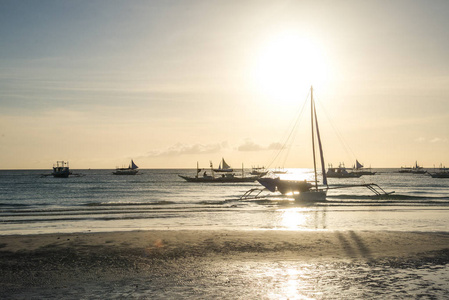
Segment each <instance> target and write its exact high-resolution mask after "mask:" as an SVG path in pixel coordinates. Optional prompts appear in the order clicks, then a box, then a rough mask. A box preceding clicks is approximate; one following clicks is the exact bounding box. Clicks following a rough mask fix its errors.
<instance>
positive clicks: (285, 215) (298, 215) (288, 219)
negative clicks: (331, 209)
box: [278, 207, 327, 230]
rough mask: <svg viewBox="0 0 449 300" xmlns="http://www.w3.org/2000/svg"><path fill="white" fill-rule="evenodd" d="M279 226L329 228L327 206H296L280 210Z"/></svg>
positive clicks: (306, 228) (281, 227) (299, 228)
mask: <svg viewBox="0 0 449 300" xmlns="http://www.w3.org/2000/svg"><path fill="white" fill-rule="evenodd" d="M279 212H280V215H279V221H278V224H279V228H278V229H286V230H317V229H318V230H319V229H327V224H326V212H327V208H326V207H295V208H288V209H280V210H279Z"/></svg>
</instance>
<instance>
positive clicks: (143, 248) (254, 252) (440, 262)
mask: <svg viewBox="0 0 449 300" xmlns="http://www.w3.org/2000/svg"><path fill="white" fill-rule="evenodd" d="M0 258H1V259H0V293H1V294H2V295H3V296H4V297H6V298H10V299H30V298H31V299H34V298H45V299H61V298H64V299H79V298H80V297H81V298H89V299H105V298H115V299H117V298H119V299H121V298H139V299H146V298H172V299H173V298H174V299H178V298H179V299H181V298H182V299H184V298H186V297H189V296H191V297H195V298H198V297H199V298H214V297H217V294H216V293H217V292H220V296H219V297H220V298H227V299H236V298H239V297H240V298H241V297H244V298H265V299H266V298H267V295H272V294H273V290H274V291H276V293H277V295H279V297H281V298H282V297H284V296H285V295H288V293H289V289H288V288H287V289H286V290H285V289H284V288H283V286H284V284H285V283H289V282H290V283H292V279H294V280H295V281H294V282H297V284H298V285H297V288H298V289H300V287H301V286H305V289H306V290H304V291H301V290H298V291H299V293H300V294H303V295H308V296H310V297H316V296H317V295H318V298H323V297H324V298H333V297H335V295H339V297H338V298H351V297H352V298H354V297H360V292H359V289H360V288H363V289H365V290H366V291H365V292H366V293H367V294H366V295H367V297H368V298H369V297H370V296H373V295H379V293H385V292H386V291H388V289H384V288H382V286H384V285H385V284H393V285H394V284H396V283H395V282H397V280H399V282H408V281H410V279H409V278H413V280H416V281H414V282H415V285H416V286H417V289H422V284H421V279H420V278H421V277H420V276H421V275H416V272H417V271H418V270H419V272H423V270H424V272H435V270H436V271H438V270H440V269H441V270H442V272H443V273H439V274H442V275H441V276H443V277H442V278H443V279H442V280H439V281H437V282H436V283H435V282H434V283H432V282H429V285H428V286H429V287H440V285H442V286H443V291H445V289H446V288H445V284H446V282H447V280H446V279H445V278H446V277H447V271H445V270H447V268H448V267H447V266H448V264H449V233H434V232H431V233H423V232H387V231H332V232H329V231H326V232H324V231H299V232H298V231H216V230H177V231H174V230H148V231H132V232H104V233H70V234H39V235H10V236H6V235H4V236H0ZM426 270H429V271H426ZM404 272H406V273H407V274H408V275H407V274H405V275H404ZM445 272H446V273H445ZM301 274H304V276H305V277H303V275H301ZM379 274H380V275H379ZM429 274H430V273H429ZM292 276H293V277H292ZM390 276H391V278H397V279H395V280H394V281H392V282H393V283H388V282H390V281H389V279H388V278H390ZM398 276H399V277H398ZM401 276H405V277H401ZM441 276H440V277H441ZM275 278H279V280H278V279H275ZM367 278H371V279H369V280H368V281H367ZM323 280H324V282H323ZM320 282H323V285H322V284H320ZM300 283H301V284H300ZM354 284H355V286H354V289H350V288H349V289H348V287H349V286H352V285H354ZM378 288H379V289H378ZM424 288H425V292H426V293H427V292H428V291H427V286H425V287H424ZM435 291H438V290H432V291H431V292H432V293H436V292H435ZM335 293H337V294H335ZM388 293H391V292H387V296H388V295H395V294H394V293H393V294H388ZM405 293H406V294H404V293H403V292H399V294H398V295H399V296H404V295H409V296H412V295H414V293H415V292H413V291H405ZM408 293H409V294H408ZM444 293H446V292H443V294H444ZM436 295H440V294H438V293H437V294H436ZM268 298H269V297H268ZM274 298H278V297H274Z"/></svg>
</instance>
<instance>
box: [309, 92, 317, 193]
mask: <svg viewBox="0 0 449 300" xmlns="http://www.w3.org/2000/svg"><path fill="white" fill-rule="evenodd" d="M310 98H311V101H310V121H311V124H312V151H313V171H314V172H315V188H316V189H317V190H318V175H317V172H316V158H315V134H314V130H313V127H314V125H313V112H314V106H315V104H314V102H313V86H311V87H310Z"/></svg>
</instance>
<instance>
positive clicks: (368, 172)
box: [353, 159, 376, 176]
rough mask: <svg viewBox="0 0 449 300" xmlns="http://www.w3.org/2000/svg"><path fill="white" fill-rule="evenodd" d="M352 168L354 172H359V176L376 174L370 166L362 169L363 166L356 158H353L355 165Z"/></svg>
mask: <svg viewBox="0 0 449 300" xmlns="http://www.w3.org/2000/svg"><path fill="white" fill-rule="evenodd" d="M353 169H354V173H356V174H359V175H360V176H362V175H375V174H376V172H372V171H371V167H370V168H369V169H364V166H363V165H362V164H361V163H359V161H358V160H357V159H356V160H355V166H354V168H353Z"/></svg>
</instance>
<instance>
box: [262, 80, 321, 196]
mask: <svg viewBox="0 0 449 300" xmlns="http://www.w3.org/2000/svg"><path fill="white" fill-rule="evenodd" d="M310 103H311V105H310V115H311V132H312V153H313V170H314V173H315V184H312V183H310V182H307V181H297V180H281V179H280V178H279V177H262V178H259V179H258V180H257V181H258V182H259V183H260V184H261V185H263V186H264V187H266V188H267V189H268V190H269V191H271V192H274V191H276V190H277V191H279V192H281V193H282V194H287V193H292V194H293V197H294V199H295V201H299V202H317V201H324V200H326V193H327V188H328V186H327V176H326V170H325V167H324V155H323V147H322V145H321V138H320V131H319V127H318V119H317V116H316V109H315V102H314V100H313V87H310ZM315 135H316V138H317V142H318V149H319V155H320V162H321V170H322V171H321V174H322V176H323V185H325V186H326V188H321V189H320V188H319V187H318V172H317V166H316V153H315Z"/></svg>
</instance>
